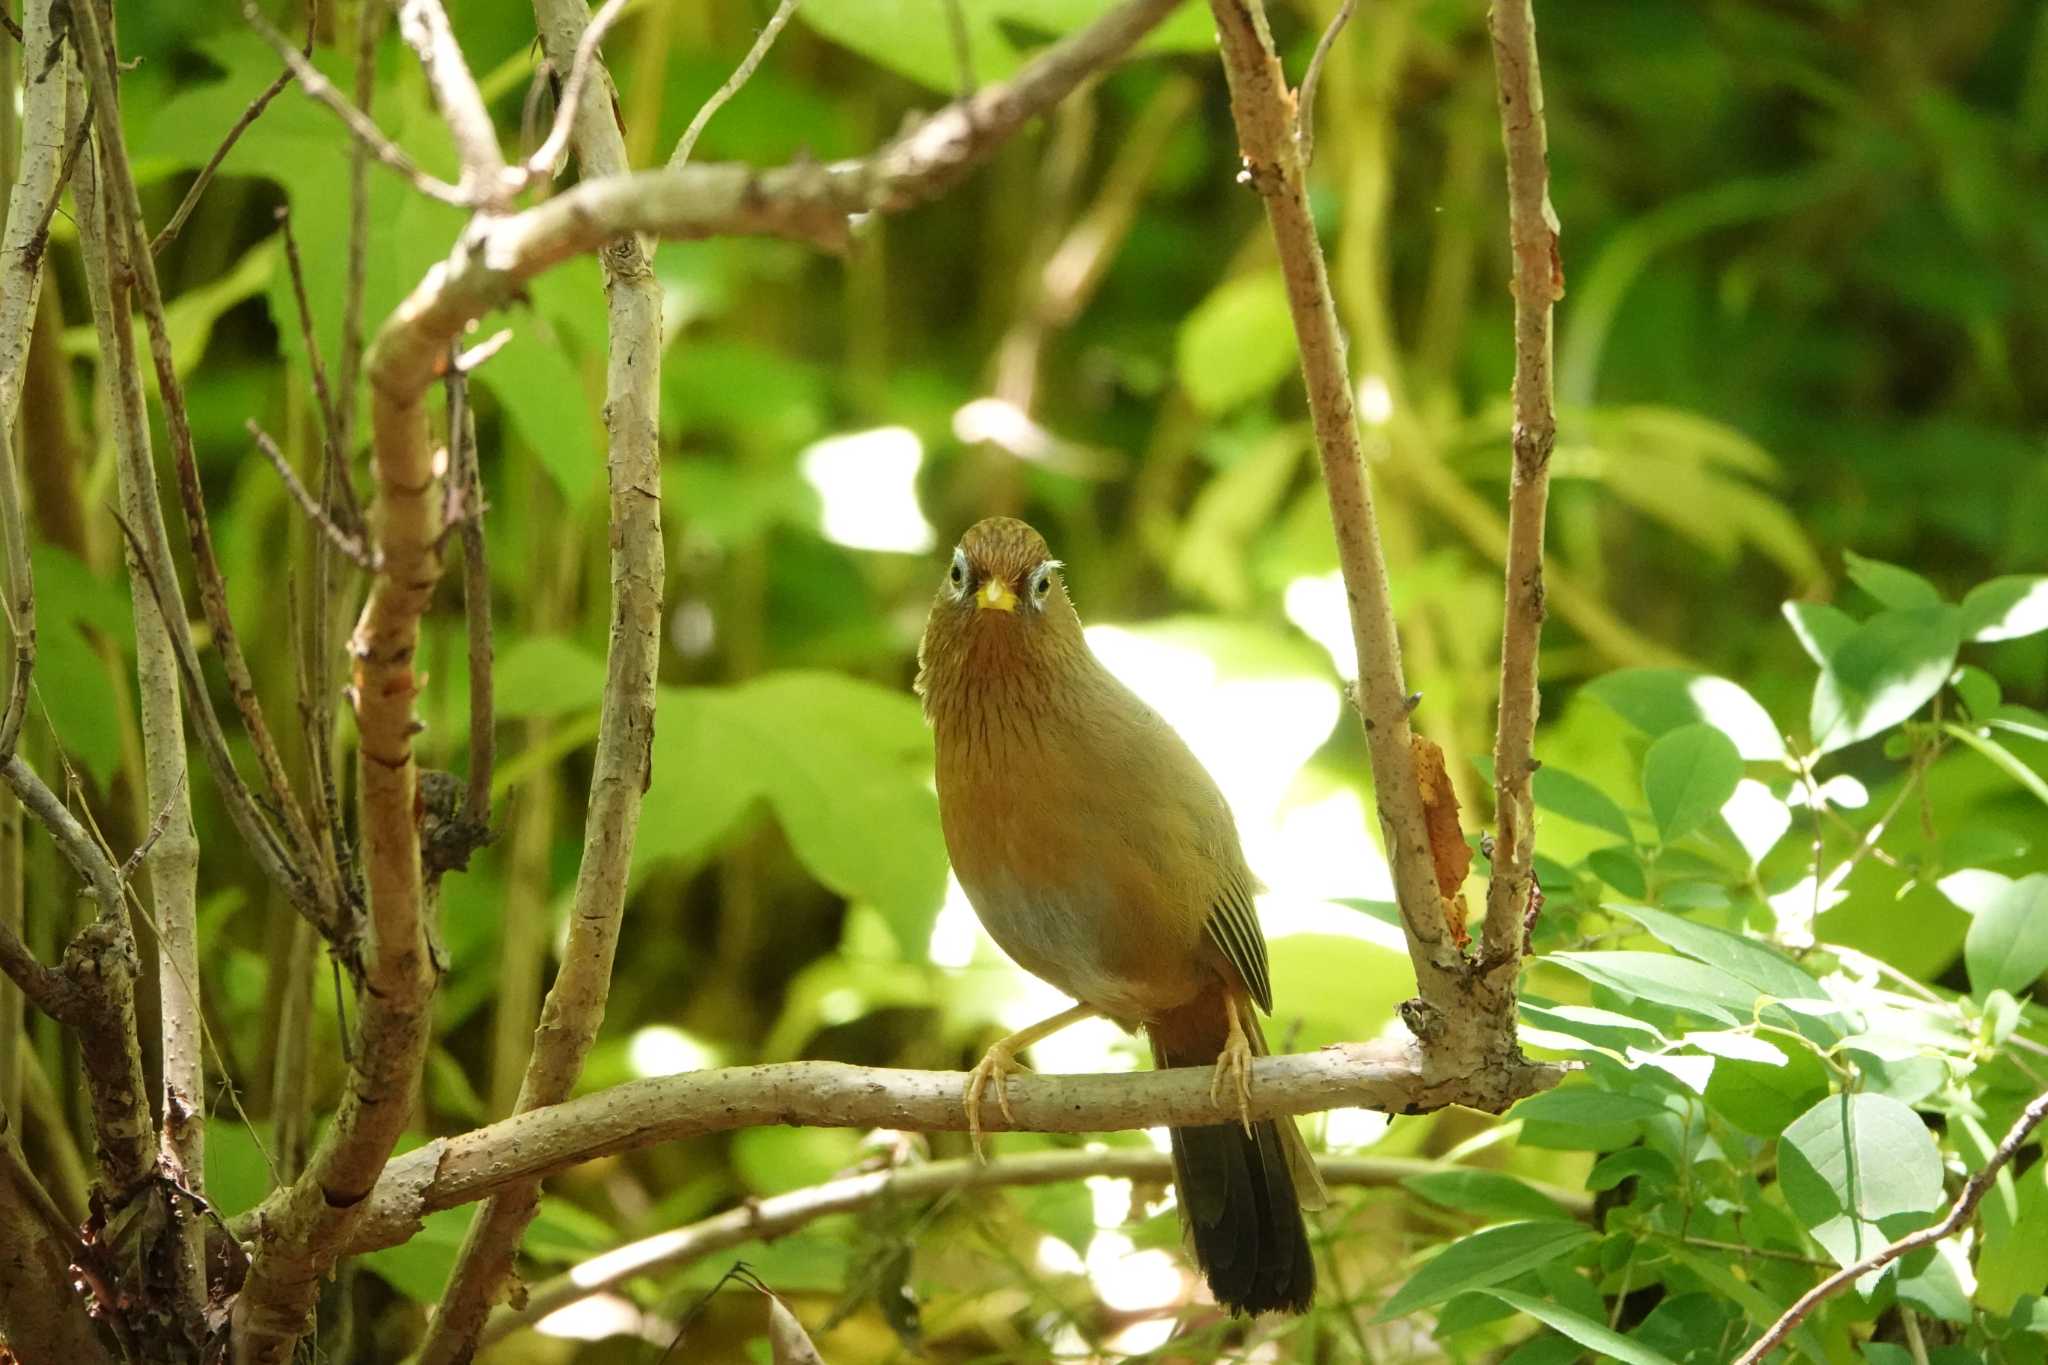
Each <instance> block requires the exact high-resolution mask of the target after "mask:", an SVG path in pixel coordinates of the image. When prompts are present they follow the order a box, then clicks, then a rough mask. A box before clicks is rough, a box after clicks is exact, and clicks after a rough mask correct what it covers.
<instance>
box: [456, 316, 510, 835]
mask: <svg viewBox="0 0 2048 1365" xmlns="http://www.w3.org/2000/svg"><path fill="white" fill-rule="evenodd" d="M448 439H449V444H450V446H451V447H452V448H453V454H452V455H451V457H450V459H449V477H450V478H451V479H452V480H453V481H454V487H456V488H457V489H460V490H461V498H462V504H463V506H462V513H463V514H462V521H461V524H460V526H459V528H458V531H457V534H459V535H460V536H461V537H462V615H463V620H464V622H465V624H466V625H467V627H468V630H469V773H468V778H469V789H468V793H467V795H466V796H465V798H464V802H463V811H462V822H463V823H464V824H465V825H467V826H469V835H470V837H472V838H475V839H477V840H478V841H479V842H481V841H482V840H484V839H488V838H489V837H490V829H491V770H492V768H493V767H495V766H496V755H497V743H498V735H497V731H498V721H497V716H496V714H495V712H496V705H495V703H496V696H495V693H494V690H493V688H492V685H491V661H492V659H493V658H494V657H496V650H495V648H494V647H493V645H492V643H491V566H490V557H489V554H488V552H487V547H486V546H485V544H484V475H483V467H482V462H481V461H480V460H479V459H478V456H477V448H476V411H475V409H473V408H472V407H470V405H469V383H468V368H467V367H466V366H465V365H464V363H463V361H462V358H461V357H459V356H458V357H457V358H456V361H455V364H454V366H453V367H452V368H451V370H450V373H449V376H448Z"/></svg>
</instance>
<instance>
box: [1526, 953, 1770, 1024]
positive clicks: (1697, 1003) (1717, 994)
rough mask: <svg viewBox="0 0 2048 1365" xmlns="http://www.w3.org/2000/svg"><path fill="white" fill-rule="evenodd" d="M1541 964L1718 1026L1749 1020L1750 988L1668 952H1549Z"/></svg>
mask: <svg viewBox="0 0 2048 1365" xmlns="http://www.w3.org/2000/svg"><path fill="white" fill-rule="evenodd" d="M1544 961H1546V962H1554V963H1556V964H1557V965H1558V966H1560V967H1567V968H1570V969H1571V970H1572V971H1575V972H1577V973H1578V974H1579V975H1580V976H1583V977H1585V978H1586V979H1587V980H1588V981H1593V982H1597V983H1598V984H1600V985H1602V986H1606V987H1608V988H1609V989H1611V990H1617V991H1620V992H1621V993H1622V994H1624V995H1632V996H1636V997H1638V998H1640V999H1643V1000H1650V1001H1654V1002H1655V1003H1657V1004H1660V1005H1669V1006H1671V1007H1672V1008H1673V1009H1681V1010H1689V1011H1691V1012H1692V1013H1694V1014H1701V1015H1705V1016H1706V1017H1707V1018H1709V1019H1718V1020H1720V1021H1721V1022H1722V1023H1724V1024H1746V1023H1748V1022H1750V1015H1751V1013H1752V1012H1753V1010H1754V1009H1755V1007H1756V999H1757V991H1756V989H1755V988H1754V987H1752V986H1748V985H1745V984H1744V983H1743V982H1741V981H1739V980H1737V979H1736V978H1735V977H1733V976H1730V975H1729V974H1728V973H1726V972H1724V971H1722V970H1721V969H1720V968H1718V967H1709V966H1708V965H1707V964H1705V963H1704V962H1693V961H1690V960H1688V959H1686V958H1682V957H1673V956H1672V955H1671V954H1669V953H1645V952H1630V951H1626V950H1617V951H1610V952H1588V953H1552V954H1551V955H1550V956H1549V957H1547V958H1545V959H1544Z"/></svg>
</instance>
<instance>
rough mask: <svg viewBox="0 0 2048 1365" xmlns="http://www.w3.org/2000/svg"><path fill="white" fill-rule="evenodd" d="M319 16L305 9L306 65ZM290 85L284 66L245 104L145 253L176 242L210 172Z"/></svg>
mask: <svg viewBox="0 0 2048 1365" xmlns="http://www.w3.org/2000/svg"><path fill="white" fill-rule="evenodd" d="M319 16H320V9H319V6H317V5H308V6H306V42H305V45H304V46H303V47H301V48H300V49H299V55H300V56H301V57H303V58H305V59H307V60H308V61H309V62H310V61H311V59H312V56H313V33H314V30H315V27H316V21H317V20H318V19H319ZM291 83H292V68H291V67H289V66H287V67H285V69H284V70H282V71H280V72H278V73H277V79H276V80H274V81H272V82H271V83H270V84H269V85H266V86H265V87H263V91H262V93H261V94H259V95H257V96H256V98H255V99H253V100H250V101H249V107H248V108H247V109H244V110H243V111H242V116H241V117H240V118H238V119H236V120H235V126H234V127H232V128H230V129H228V134H227V136H226V137H224V138H222V139H221V142H220V146H218V147H216V148H214V150H213V155H212V156H210V157H208V158H207V159H206V164H205V165H204V166H201V167H200V168H199V174H198V175H197V176H196V177H194V178H193V181H192V188H190V189H188V190H186V191H185V197H184V199H183V200H181V201H180V202H179V204H178V208H177V211H176V212H174V213H173V214H171V220H170V221H169V222H168V223H165V224H164V225H163V230H162V231H160V232H158V233H157V235H156V236H155V237H154V238H153V239H152V240H151V241H150V244H149V250H150V253H151V254H152V255H154V254H157V253H160V252H162V251H163V249H164V248H165V247H167V246H169V245H170V244H171V243H172V242H174V241H176V240H177V237H178V234H179V232H181V231H183V230H184V227H185V220H186V219H187V218H190V217H191V216H192V210H194V209H196V208H198V207H199V199H200V196H201V195H203V194H205V193H206V187H207V186H209V185H211V184H212V183H213V175H214V172H215V171H218V170H219V169H220V163H221V162H223V161H225V160H227V159H228V153H229V152H232V151H233V150H234V149H235V144H236V143H237V142H240V141H241V140H242V134H244V133H246V132H248V131H249V128H250V126H251V125H253V124H254V123H255V122H256V120H257V119H259V118H262V117H263V111H264V110H265V109H268V108H269V107H270V102H271V101H272V100H274V99H276V98H277V97H278V95H279V94H281V93H282V92H283V90H284V88H285V87H286V86H287V85H290V84H291Z"/></svg>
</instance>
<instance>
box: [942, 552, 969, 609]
mask: <svg viewBox="0 0 2048 1365" xmlns="http://www.w3.org/2000/svg"><path fill="white" fill-rule="evenodd" d="M946 581H947V582H948V583H950V584H952V585H953V595H954V596H955V597H958V596H960V595H961V594H962V593H964V592H966V591H967V556H966V555H964V554H962V553H961V552H960V551H958V550H955V551H953V567H952V569H951V571H949V572H948V573H947V574H946Z"/></svg>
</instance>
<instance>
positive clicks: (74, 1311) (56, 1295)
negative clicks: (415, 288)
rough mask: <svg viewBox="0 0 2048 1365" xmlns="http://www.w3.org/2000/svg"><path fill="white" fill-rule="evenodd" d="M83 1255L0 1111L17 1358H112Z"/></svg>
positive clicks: (9, 1312) (1, 1240)
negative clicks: (83, 1290) (86, 1289)
mask: <svg viewBox="0 0 2048 1365" xmlns="http://www.w3.org/2000/svg"><path fill="white" fill-rule="evenodd" d="M30 24H31V27H33V24H34V20H32V19H31V20H30ZM81 1254H82V1249H81V1248H80V1247H79V1245H78V1234H77V1233H76V1232H74V1231H73V1230H72V1229H71V1227H70V1226H69V1224H68V1222H67V1220H66V1219H65V1217H64V1215H63V1213H62V1212H60V1211H59V1210H58V1208H57V1206H56V1205H55V1204H54V1203H52V1202H51V1200H50V1195H49V1192H48V1191H46V1190H45V1189H44V1188H43V1187H42V1185H41V1184H40V1183H39V1182H38V1181H37V1180H36V1178H35V1176H34V1175H33V1174H31V1173H30V1171H29V1169H28V1165H27V1163H26V1162H25V1161H24V1160H23V1159H22V1155H21V1150H20V1148H18V1147H17V1146H15V1141H14V1133H13V1131H12V1129H11V1127H10V1125H9V1122H8V1115H7V1114H6V1113H5V1112H4V1111H0V1338H4V1339H5V1340H6V1342H7V1343H8V1345H9V1346H10V1347H11V1348H12V1349H13V1351H14V1353H15V1355H16V1356H17V1357H18V1358H19V1359H21V1360H31V1361H32V1360H61V1361H65V1362H67V1365H68V1363H69V1362H76V1363H77V1365H92V1363H93V1362H96V1361H104V1360H108V1359H110V1357H109V1355H108V1353H107V1348H106V1346H105V1345H104V1344H103V1343H102V1342H101V1341H100V1338H99V1335H98V1333H96V1332H95V1331H94V1330H93V1326H92V1319H91V1318H90V1317H89V1316H87V1314H86V1307H85V1299H84V1298H83V1297H82V1296H81V1295H80V1294H78V1293H77V1291H75V1290H74V1289H73V1288H72V1287H71V1285H72V1278H73V1277H72V1273H71V1263H72V1261H73V1259H74V1258H76V1257H78V1256H79V1255H81Z"/></svg>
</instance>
